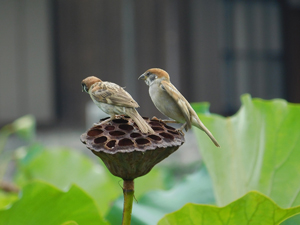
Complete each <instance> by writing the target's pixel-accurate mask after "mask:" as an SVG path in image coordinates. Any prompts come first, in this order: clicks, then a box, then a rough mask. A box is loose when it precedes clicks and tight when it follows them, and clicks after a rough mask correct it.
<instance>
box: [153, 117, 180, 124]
mask: <svg viewBox="0 0 300 225" xmlns="http://www.w3.org/2000/svg"><path fill="white" fill-rule="evenodd" d="M151 120H158V121H159V122H164V123H178V122H177V121H175V120H162V119H158V118H157V117H156V116H153V117H152V119H151Z"/></svg>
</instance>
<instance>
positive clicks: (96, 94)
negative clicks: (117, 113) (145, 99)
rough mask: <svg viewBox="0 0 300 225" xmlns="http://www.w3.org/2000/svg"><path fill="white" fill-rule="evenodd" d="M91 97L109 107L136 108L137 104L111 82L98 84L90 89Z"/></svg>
mask: <svg viewBox="0 0 300 225" xmlns="http://www.w3.org/2000/svg"><path fill="white" fill-rule="evenodd" d="M91 95H92V97H93V98H94V99H95V100H97V101H99V102H102V103H107V104H110V105H116V106H122V107H133V108H138V107H139V105H138V103H137V102H136V101H135V100H134V99H133V98H132V97H131V95H130V94H129V93H128V92H127V91H125V90H124V89H123V88H122V87H120V86H119V85H117V84H114V83H111V82H98V83H96V84H95V86H94V87H92V90H91Z"/></svg>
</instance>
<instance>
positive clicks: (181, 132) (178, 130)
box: [176, 129, 185, 136]
mask: <svg viewBox="0 0 300 225" xmlns="http://www.w3.org/2000/svg"><path fill="white" fill-rule="evenodd" d="M176 131H177V132H178V133H180V134H182V135H183V136H185V133H184V132H183V131H182V130H181V129H176Z"/></svg>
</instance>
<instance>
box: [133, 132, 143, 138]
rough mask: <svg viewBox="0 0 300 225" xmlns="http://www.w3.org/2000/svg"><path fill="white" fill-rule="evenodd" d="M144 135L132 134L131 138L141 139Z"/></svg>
mask: <svg viewBox="0 0 300 225" xmlns="http://www.w3.org/2000/svg"><path fill="white" fill-rule="evenodd" d="M141 136H142V135H141V134H140V133H131V134H130V137H131V138H137V137H141Z"/></svg>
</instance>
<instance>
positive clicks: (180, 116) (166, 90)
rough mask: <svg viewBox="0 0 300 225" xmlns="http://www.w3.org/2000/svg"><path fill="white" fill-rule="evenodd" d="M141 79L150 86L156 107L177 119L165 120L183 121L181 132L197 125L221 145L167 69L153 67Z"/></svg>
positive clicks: (216, 143) (150, 92)
mask: <svg viewBox="0 0 300 225" xmlns="http://www.w3.org/2000/svg"><path fill="white" fill-rule="evenodd" d="M139 79H142V80H144V81H145V83H146V84H147V85H148V86H149V94H150V97H151V99H152V101H153V103H154V105H155V106H156V108H157V109H158V110H159V111H160V112H161V113H162V114H164V115H165V116H167V117H169V118H171V119H173V120H175V121H165V122H177V123H183V125H182V126H181V127H180V128H179V131H181V132H182V130H183V128H185V130H186V131H187V130H188V129H190V128H191V127H192V125H193V126H196V127H198V128H199V129H201V130H203V131H204V132H205V133H206V134H207V135H208V137H209V138H210V139H211V140H212V142H213V143H214V144H215V145H216V146H217V147H220V145H219V144H218V142H217V141H216V139H215V138H214V136H213V135H212V134H211V132H210V131H209V130H208V129H207V128H206V127H205V126H204V124H203V123H202V122H201V120H200V119H199V117H198V116H197V114H196V112H195V111H194V109H193V108H192V106H191V105H190V103H189V102H188V101H187V100H186V99H185V98H184V97H183V95H182V94H181V93H180V92H179V91H178V90H177V89H176V87H175V86H174V85H173V84H172V83H171V82H170V77H169V74H168V73H167V72H166V71H164V70H162V69H158V68H152V69H149V70H147V71H146V72H145V73H143V74H142V75H141V76H140V77H139Z"/></svg>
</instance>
